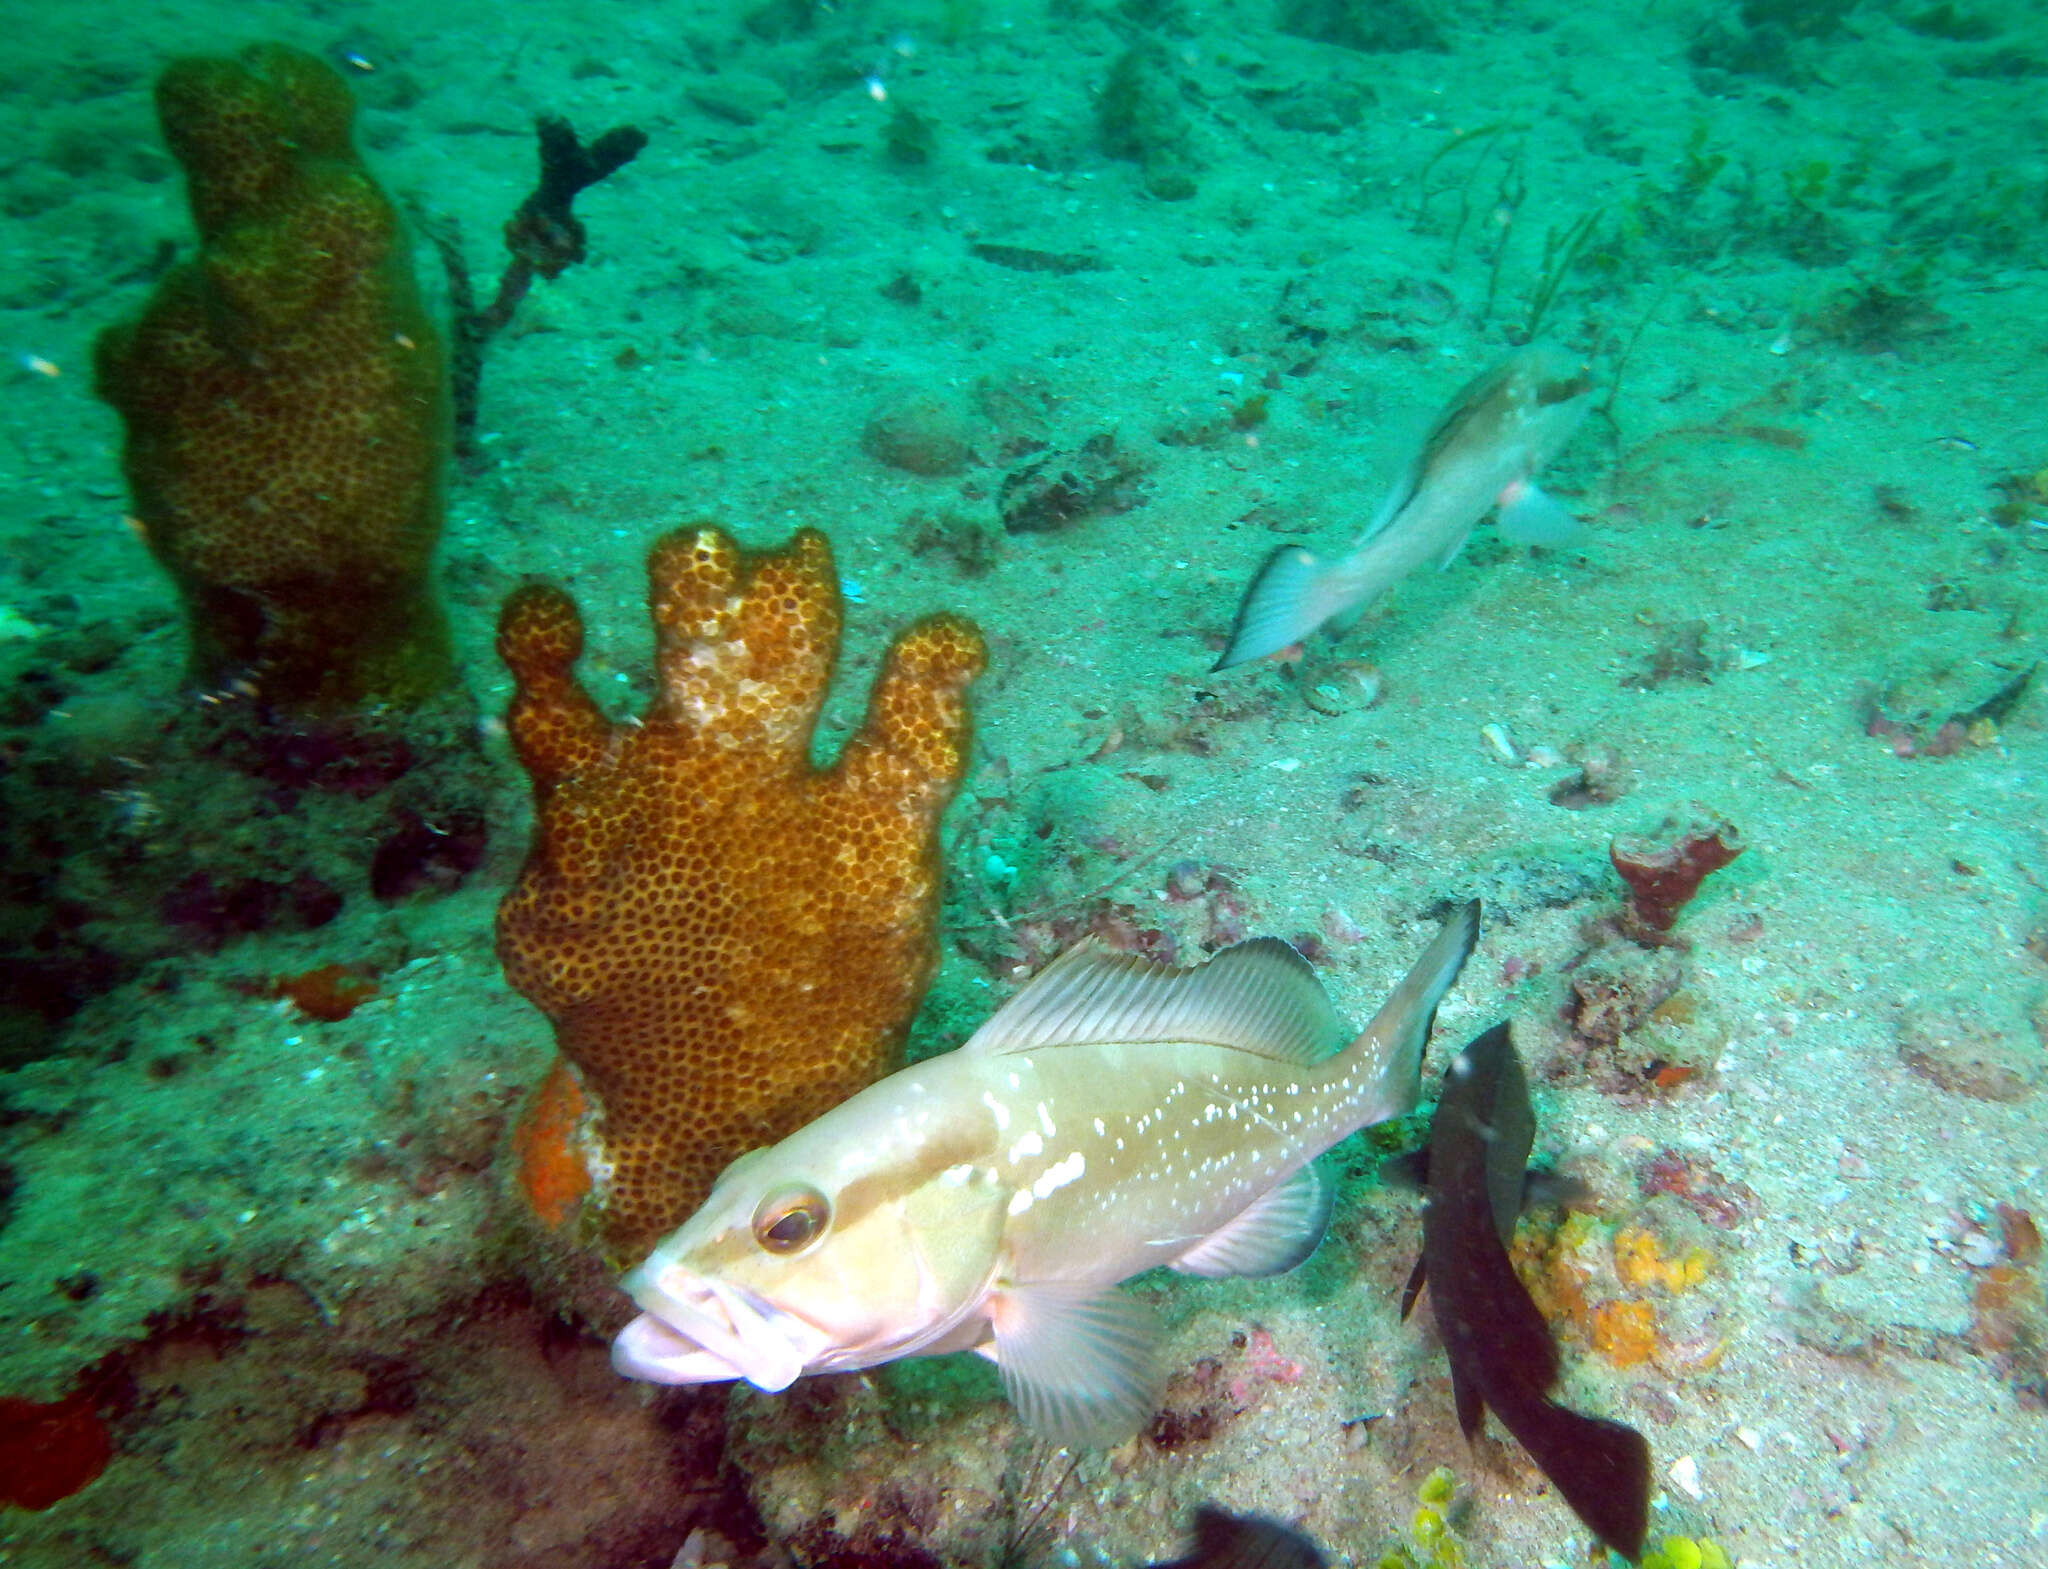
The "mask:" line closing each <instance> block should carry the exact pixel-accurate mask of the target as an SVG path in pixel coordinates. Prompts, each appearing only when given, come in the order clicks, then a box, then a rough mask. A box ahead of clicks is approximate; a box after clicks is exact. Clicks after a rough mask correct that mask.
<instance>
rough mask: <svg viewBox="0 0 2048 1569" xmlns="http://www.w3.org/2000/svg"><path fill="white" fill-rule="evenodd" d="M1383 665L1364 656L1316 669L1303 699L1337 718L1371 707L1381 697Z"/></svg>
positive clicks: (1319, 711) (1322, 712)
mask: <svg viewBox="0 0 2048 1569" xmlns="http://www.w3.org/2000/svg"><path fill="white" fill-rule="evenodd" d="M1382 689H1383V678H1382V677H1381V675H1380V671H1379V667H1378V666H1377V665H1374V664H1369V663H1367V662H1366V661H1365V660H1363V659H1339V660H1335V661H1333V662H1331V663H1330V664H1329V665H1327V666H1325V667H1324V668H1322V669H1320V670H1317V671H1315V672H1313V673H1312V674H1311V675H1310V676H1309V679H1308V680H1307V681H1306V682H1305V683H1304V684H1303V686H1302V692H1301V700H1302V701H1303V702H1304V703H1306V704H1308V706H1309V707H1310V708H1312V709H1314V710H1315V711H1316V712H1317V713H1319V714H1328V715H1329V716H1330V717H1331V718H1333V719H1334V718H1335V717H1336V716H1338V715H1339V714H1355V713H1359V712H1362V711H1363V710H1365V709H1368V708H1371V707H1372V706H1374V705H1375V704H1376V703H1378V702H1379V700H1380V695H1381V691H1382Z"/></svg>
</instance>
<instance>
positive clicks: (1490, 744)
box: [1479, 724, 1522, 768]
mask: <svg viewBox="0 0 2048 1569" xmlns="http://www.w3.org/2000/svg"><path fill="white" fill-rule="evenodd" d="M1479 739H1480V740H1482V741H1484V742H1485V743H1486V749H1487V750H1488V751H1489V752H1491V753H1492V754H1493V760H1494V761H1495V762H1497V763H1499V764H1500V765H1501V766H1502V767H1504V768H1519V767H1521V766H1522V754H1521V753H1520V752H1519V751H1517V750H1516V749H1515V738H1514V737H1513V736H1511V735H1509V734H1508V727H1507V726H1506V725H1503V724H1490V725H1481V726H1480V727H1479Z"/></svg>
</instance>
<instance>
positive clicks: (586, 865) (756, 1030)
mask: <svg viewBox="0 0 2048 1569" xmlns="http://www.w3.org/2000/svg"><path fill="white" fill-rule="evenodd" d="M648 574H649V579H650V590H649V604H650V608H651V610H652V613H653V618H654V623H655V636H656V654H655V659H656V667H657V675H658V686H659V690H658V695H657V697H656V699H655V701H654V704H653V706H652V708H651V709H650V710H649V712H648V714H647V715H646V718H645V720H644V722H641V723H631V722H628V723H625V724H616V725H615V724H613V723H611V722H610V721H608V720H607V719H606V718H605V717H604V716H603V715H602V714H601V713H600V712H599V710H598V708H597V706H596V704H595V703H593V702H592V701H591V699H590V697H589V695H588V694H587V693H586V692H585V691H584V690H583V688H582V687H581V685H580V684H578V682H577V681H576V679H575V677H574V675H573V674H572V672H571V666H572V664H573V663H574V661H575V659H576V657H577V655H578V653H579V651H580V650H581V647H582V641H583V632H582V623H581V621H580V619H579V617H578V615H577V611H576V607H575V604H574V602H573V601H572V600H571V599H570V598H569V597H568V595H566V594H565V593H563V592H561V591H560V590H557V589H553V588H547V587H540V586H534V587H528V588H524V589H521V590H519V591H518V592H517V593H515V594H514V595H513V596H512V598H511V599H510V600H509V601H508V602H507V604H506V607H505V612H504V616H503V619H502V621H501V624H500V629H499V650H500V652H501V653H502V654H503V656H504V659H505V662H506V664H507V665H508V666H510V668H511V670H512V674H513V677H514V679H515V680H516V682H517V684H518V692H517V695H516V697H515V699H514V701H513V705H512V710H511V715H510V726H511V734H512V742H513V745H514V747H515V749H516V750H517V752H518V755H519V759H520V761H521V762H522V763H523V764H524V765H525V767H526V769H527V771H528V772H529V773H530V774H531V775H532V777H533V784H534V794H535V799H536V805H537V809H538V817H539V823H538V830H537V833H536V836H535V841H534V845H533V850H532V853H531V855H530V856H529V857H528V860H527V863H526V866H525V869H524V871H523V872H522V873H521V875H520V877H519V880H518V882H517V883H516V884H515V885H514V887H513V889H512V891H511V892H510V893H509V894H508V895H507V896H506V898H505V901H504V903H503V905H502V906H501V907H500V909H499V914H498V947H499V954H500V956H501V958H502V959H503V961H504V964H505V972H506V975H507V976H508V977H509V978H510V980H511V982H512V984H513V985H514V986H515V987H517V988H518V989H519V990H520V991H522V992H523V993H525V994H526V996H527V997H528V998H529V999H530V1000H532V1001H533V1002H534V1004H535V1005H536V1006H538V1007H539V1008H540V1009H541V1011H542V1012H544V1013H546V1014H547V1015H548V1017H549V1018H550V1019H551V1020H552V1021H553V1022H554V1025H555V1032H556V1039H557V1041H558V1043H559V1045H560V1047H561V1050H562V1055H563V1057H564V1058H565V1059H566V1060H567V1063H568V1064H569V1065H570V1066H569V1067H568V1068H567V1069H565V1070H563V1071H562V1072H560V1073H558V1074H557V1075H556V1077H555V1079H554V1080H552V1081H551V1082H550V1086H549V1088H548V1091H547V1093H546V1094H545V1095H544V1096H543V1098H542V1100H541V1102H540V1103H538V1106H537V1110H536V1112H535V1113H534V1114H533V1118H538V1119H539V1121H540V1122H545V1123H551V1124H552V1125H553V1129H554V1131H553V1133H552V1134H551V1135H543V1134H542V1133H541V1132H537V1131H536V1124H535V1122H534V1120H533V1118H530V1120H529V1126H528V1128H527V1129H526V1130H525V1131H524V1132H523V1133H522V1137H521V1141H520V1142H521V1148H520V1154H521V1158H522V1178H523V1180H524V1182H525V1185H526V1188H527V1193H528V1197H529V1198H530V1199H532V1200H534V1201H535V1202H536V1209H537V1210H538V1211H539V1212H540V1213H541V1214H542V1218H543V1219H559V1220H563V1221H566V1220H568V1219H570V1218H571V1215H570V1213H569V1212H570V1211H572V1210H577V1209H583V1212H584V1213H585V1214H586V1215H589V1216H590V1218H592V1219H594V1220H595V1222H596V1226H597V1230H598V1232H599V1234H600V1236H601V1240H602V1242H603V1244H604V1246H605V1248H606V1250H607V1251H608V1252H609V1253H611V1254H612V1255H613V1256H614V1257H621V1258H623V1257H631V1256H635V1255H636V1254H638V1253H639V1252H642V1251H644V1250H645V1249H646V1248H647V1247H648V1246H650V1245H651V1244H652V1243H653V1242H654V1241H655V1240H656V1239H658V1238H659V1237H660V1236H661V1234H662V1233H664V1232H665V1231H667V1230H669V1229H670V1228H672V1227H673V1226H675V1225H676V1224H677V1223H679V1222H680V1221H681V1220H682V1219H683V1218H684V1217H685V1216H687V1215H688V1214H689V1213H690V1211H691V1210H692V1209H694V1208H695V1207H696V1205H697V1204H698V1202H699V1201H700V1200H701V1199H702V1198H703V1196H704V1194H705V1193H706V1192H707V1191H708V1190H709V1188H710V1185H711V1181H712V1179H713V1178H714V1177H715V1176H716V1175H717V1174H718V1172H719V1171H720V1169H722V1168H723V1167H724V1165H725V1164H726V1163H727V1162H728V1161H729V1160H731V1159H732V1158H733V1157H735V1156H737V1155H739V1154H742V1153H743V1152H745V1151H746V1150H748V1149H751V1148H754V1147H756V1146H758V1145H762V1144H768V1143H772V1142H773V1141H775V1140H776V1139H779V1138H781V1137H782V1136H784V1135H785V1134H787V1133H789V1132H791V1131H793V1130H794V1129H795V1128H797V1127H799V1126H801V1125H802V1124H803V1123H805V1122H807V1121H809V1120H810V1119H811V1118H813V1117H815V1116H818V1115H819V1114H820V1113H822V1112H824V1111H825V1110H826V1109H828V1108H829V1107H831V1106H832V1105H834V1104H836V1103H837V1102H838V1101H840V1100H842V1099H844V1098H845V1097H846V1096H847V1095H849V1094H851V1093H852V1092H853V1091H854V1090H856V1089H858V1088H860V1087H861V1086H863V1085H865V1084H866V1083H868V1082H869V1081H870V1080H872V1079H874V1078H876V1077H878V1076H880V1075H881V1074H882V1073H883V1072H884V1071H885V1070H886V1069H888V1068H890V1067H892V1066H894V1064H895V1061H896V1057H897V1053H898V1051H899V1049H900V1047H901V1044H902V1040H903V1036H904V1032H905V1030H906V1028H907V1027H908V1025H909V1023H910V1019H911V1015H912V1014H913V1013H914V1011H915V1010H916V1008H917V1004H918V1001H919V999H920V998H921V997H922V995H923V993H924V989H925V986H926V984H927V983H928V981H929V980H930V978H931V973H932V969H933V966H934V964H935V963H936V959H937V948H936V931H935V921H936V916H937V909H938V897H939V854H938V846H937V842H936V838H935V831H936V828H937V824H938V819H939V815H940V813H941V812H942V811H943V810H944V808H945V806H946V804H947V802H948V801H949V800H950V799H951V798H952V795H953V792H954V789H955V788H956V786H957V785H958V783H959V780H960V776H961V772H962V769H963V767H964V765H965V760H966V754H967V708H966V703H965V691H966V688H967V685H968V683H969V682H970V681H971V680H972V679H973V678H974V677H975V676H976V675H977V674H978V673H979V672H980V670H981V668H982V663H983V658H984V655H983V650H982V643H981V637H980V634H979V633H978V632H977V631H976V630H975V628H974V627H973V626H972V625H971V624H970V623H968V622H966V621H963V620H960V619H958V618H956V617H952V616H935V617H932V618H930V619H928V620H925V621H922V622H920V623H918V624H917V625H916V626H914V627H912V628H911V629H910V630H908V631H907V632H905V633H904V634H903V635H902V636H901V637H899V638H898V639H897V641H896V643H895V644H894V645H893V646H892V647H891V649H890V651H889V654H888V657H887V659H886V661H885V662H884V665H883V669H882V673H881V675H880V677H879V678H878V679H877V681H876V683H875V687H874V691H873V695H872V697H871V698H870V701H869V705H868V715H867V719H866V722H865V724H864V725H863V726H862V728H861V729H860V731H859V732H858V733H857V734H856V735H855V736H854V737H853V739H852V740H851V741H849V742H848V743H847V745H846V748H845V750H844V751H843V752H842V753H841V755H840V756H839V758H838V759H837V761H836V762H834V763H833V764H832V765H831V766H830V767H827V768H823V769H820V768H817V767H815V766H813V764H812V762H811V760H810V755H809V754H810V745H811V733H812V728H813V726H814V724H815V722H816V719H817V715H818V708H819V704H820V702H821V701H822V699H823V695H824V689H825V685H826V682H827V680H828V679H829V677H830V674H831V670H832V665H833V661H834V657H835V655H836V653H837V649H838V642H839V627H840V600H839V590H838V586H837V582H836V579H835V577H834V574H833V566H832V554H831V548H830V546H829V545H828V544H827V543H826V541H825V538H824V536H823V535H822V534H819V533H816V532H814V531H811V530H805V531H802V532H800V533H798V534H797V535H796V537H795V538H794V539H793V540H791V541H790V543H789V544H788V545H787V546H785V547H784V548H782V549H781V550H778V551H774V552H771V553H768V554H765V555H759V556H751V557H750V556H746V555H743V554H742V553H741V551H740V549H739V547H738V546H737V545H736V544H735V543H734V542H733V541H732V540H731V539H730V538H728V537H727V536H726V535H725V534H723V533H721V532H719V531H718V530H716V529H711V528H702V529H697V530H691V531H680V532H677V533H674V534H670V535H668V536H667V537H665V538H663V539H662V540H660V541H659V542H658V543H657V544H656V545H655V547H654V550H653V553H652V555H651V556H650V558H649V562H648ZM586 1101H587V1102H589V1103H591V1104H588V1105H587V1106H586V1105H584V1103H585V1102H586ZM565 1137H566V1138H568V1139H569V1140H571V1141H572V1145H571V1146H570V1147H567V1148H565V1145H564V1142H563V1141H564V1138H565ZM579 1169H580V1171H581V1172H585V1173H588V1174H590V1175H591V1176H593V1177H595V1178H596V1186H595V1188H594V1189H593V1197H594V1200H595V1204H594V1209H592V1208H585V1207H583V1206H580V1205H579V1204H578V1202H577V1200H578V1193H577V1189H578V1187H579V1186H580V1184H579V1183H577V1182H576V1181H574V1180H573V1178H574V1177H575V1176H576V1175H577V1172H578V1170H579Z"/></svg>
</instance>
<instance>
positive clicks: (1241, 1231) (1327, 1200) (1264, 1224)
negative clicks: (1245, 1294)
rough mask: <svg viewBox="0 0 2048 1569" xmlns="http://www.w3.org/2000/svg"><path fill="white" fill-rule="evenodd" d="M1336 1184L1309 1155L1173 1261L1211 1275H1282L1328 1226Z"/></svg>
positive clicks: (1313, 1247) (1184, 1269)
mask: <svg viewBox="0 0 2048 1569" xmlns="http://www.w3.org/2000/svg"><path fill="white" fill-rule="evenodd" d="M1336 1201H1337V1185H1336V1184H1335V1183H1334V1182H1332V1181H1331V1180H1330V1179H1329V1178H1328V1177H1327V1176H1326V1175H1324V1174H1323V1172H1322V1171H1321V1169H1320V1168H1318V1167H1317V1166H1316V1164H1315V1163H1314V1162H1313V1161H1311V1162H1310V1163H1309V1164H1308V1165H1306V1166H1304V1167H1302V1168H1301V1170H1299V1171H1297V1172H1296V1173H1295V1174H1294V1175H1293V1176H1291V1177H1289V1178H1288V1179H1287V1180H1286V1181H1285V1182H1282V1183H1281V1184H1280V1185H1279V1186H1277V1187H1275V1188H1273V1189H1271V1190H1269V1191H1268V1192H1266V1193H1264V1194H1261V1195H1260V1196H1259V1197H1258V1198H1257V1199H1255V1200H1254V1201H1253V1202H1252V1203H1251V1204H1249V1205H1247V1206H1246V1207H1245V1208H1244V1209H1242V1210H1240V1211H1238V1213H1237V1215H1236V1216H1235V1217H1234V1218H1233V1219H1232V1220H1231V1221H1230V1222H1229V1223H1228V1224H1227V1225H1225V1226H1223V1227H1222V1228H1221V1229H1220V1230H1217V1231H1212V1232H1210V1233H1209V1235H1208V1236H1207V1237H1205V1238H1204V1239H1203V1240H1202V1242H1201V1244H1200V1245H1199V1246H1197V1247H1195V1248H1193V1249H1191V1250H1190V1251H1188V1252H1186V1253H1183V1254H1182V1255H1181V1256H1180V1258H1178V1259H1177V1260H1175V1262H1174V1265H1173V1267H1174V1268H1175V1269H1177V1270H1179V1271H1180V1272H1181V1273H1182V1274H1184V1275H1202V1276H1206V1277H1207V1278H1209V1279H1211V1280H1216V1279H1221V1278H1222V1277H1224V1276H1226V1275H1247V1276H1251V1277H1254V1278H1257V1277H1261V1276H1266V1275H1284V1274H1286V1273H1287V1272H1288V1271H1289V1270H1290V1269H1292V1268H1294V1267H1295V1265H1297V1264H1300V1263H1303V1262H1305V1261H1306V1260H1307V1258H1308V1256H1309V1255H1310V1254H1311V1253H1313V1252H1315V1250H1316V1247H1317V1245H1318V1244H1319V1243H1320V1242H1321V1241H1322V1240H1323V1233H1324V1232H1325V1231H1327V1230H1328V1229H1329V1226H1330V1208H1331V1206H1332V1205H1333V1204H1335V1203H1336Z"/></svg>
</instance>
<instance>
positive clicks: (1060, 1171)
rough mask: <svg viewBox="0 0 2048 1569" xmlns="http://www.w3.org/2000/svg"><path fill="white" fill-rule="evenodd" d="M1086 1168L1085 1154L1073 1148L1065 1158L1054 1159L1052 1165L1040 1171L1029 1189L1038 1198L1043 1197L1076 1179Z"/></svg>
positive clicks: (1086, 1159)
mask: <svg viewBox="0 0 2048 1569" xmlns="http://www.w3.org/2000/svg"><path fill="white" fill-rule="evenodd" d="M1087 1169H1088V1158H1087V1156H1085V1155H1083V1154H1082V1153H1081V1152H1080V1151H1079V1150H1075V1151H1074V1152H1073V1154H1071V1155H1069V1156H1067V1158H1066V1159H1065V1160H1060V1161H1055V1162H1054V1163H1053V1164H1052V1165H1050V1166H1048V1167H1046V1168H1045V1170H1043V1171H1041V1172H1040V1173H1039V1174H1038V1180H1037V1181H1036V1182H1034V1183H1032V1184H1031V1191H1032V1193H1033V1195H1034V1196H1036V1197H1038V1198H1044V1197H1046V1195H1048V1194H1051V1193H1057V1192H1059V1190H1060V1189H1061V1188H1063V1187H1065V1186H1066V1185H1067V1184H1068V1183H1070V1182H1073V1181H1076V1180H1078V1179H1079V1177H1080V1176H1081V1174H1082V1173H1083V1172H1085V1171H1086V1170H1087Z"/></svg>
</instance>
